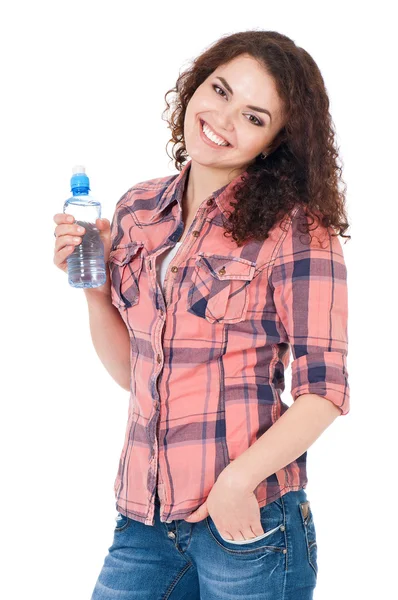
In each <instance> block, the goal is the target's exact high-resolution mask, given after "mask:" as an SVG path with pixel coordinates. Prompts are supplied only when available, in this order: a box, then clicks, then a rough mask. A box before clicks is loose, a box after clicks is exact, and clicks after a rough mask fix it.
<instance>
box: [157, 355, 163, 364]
mask: <svg viewBox="0 0 398 600" xmlns="http://www.w3.org/2000/svg"><path fill="white" fill-rule="evenodd" d="M161 360H162V357H161V356H160V354H158V355H157V361H158V363H160V362H161Z"/></svg>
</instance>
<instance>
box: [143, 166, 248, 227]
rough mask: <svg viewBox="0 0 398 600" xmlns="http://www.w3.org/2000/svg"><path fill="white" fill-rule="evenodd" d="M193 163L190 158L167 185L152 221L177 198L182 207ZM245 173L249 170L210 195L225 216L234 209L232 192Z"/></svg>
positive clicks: (154, 211)
mask: <svg viewBox="0 0 398 600" xmlns="http://www.w3.org/2000/svg"><path fill="white" fill-rule="evenodd" d="M191 164H192V159H191V160H189V161H188V162H187V163H186V164H185V165H184V166H183V168H182V170H181V171H180V173H179V174H178V175H177V177H175V179H173V181H172V182H171V183H170V184H169V185H168V186H167V188H166V190H165V191H164V193H163V195H162V198H161V200H160V202H159V203H158V205H157V206H156V208H155V209H154V210H153V213H152V216H151V218H150V221H153V220H154V219H155V218H156V217H157V215H159V214H160V213H161V212H162V211H164V210H165V208H167V207H168V206H169V204H171V203H172V202H174V200H177V202H178V203H179V205H180V207H181V203H182V196H183V193H184V189H185V185H186V183H187V179H188V173H189V169H190V168H191ZM245 175H247V171H245V172H244V173H241V174H240V175H238V176H237V177H235V178H234V179H232V181H230V182H229V183H227V184H225V185H223V186H222V187H220V188H219V189H218V190H216V191H215V192H213V193H212V194H211V196H210V198H213V199H214V200H215V202H216V204H217V206H218V208H219V209H220V211H221V212H222V213H223V214H224V215H225V217H226V218H227V219H228V217H229V213H232V212H233V211H234V206H232V205H231V204H230V202H231V201H236V200H235V198H234V195H233V192H232V188H233V186H234V185H235V184H236V183H238V181H241V179H242V178H243V177H244V176H245Z"/></svg>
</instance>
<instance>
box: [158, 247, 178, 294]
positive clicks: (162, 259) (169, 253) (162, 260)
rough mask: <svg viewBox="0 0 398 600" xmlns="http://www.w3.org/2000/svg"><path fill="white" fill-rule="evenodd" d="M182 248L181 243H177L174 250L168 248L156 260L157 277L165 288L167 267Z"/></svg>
mask: <svg viewBox="0 0 398 600" xmlns="http://www.w3.org/2000/svg"><path fill="white" fill-rule="evenodd" d="M180 246H181V242H177V243H176V245H175V246H174V248H167V249H166V250H165V251H164V252H162V253H161V254H160V255H159V256H158V257H157V259H156V276H157V278H158V281H159V284H160V285H161V286H162V287H163V282H164V278H165V275H166V271H167V267H168V266H169V264H170V262H171V261H172V260H173V257H174V255H175V254H176V252H177V250H178V248H179V247H180Z"/></svg>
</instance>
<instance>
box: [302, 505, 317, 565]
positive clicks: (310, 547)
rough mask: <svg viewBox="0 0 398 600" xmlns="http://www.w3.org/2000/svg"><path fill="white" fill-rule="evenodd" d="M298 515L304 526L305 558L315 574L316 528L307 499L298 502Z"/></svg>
mask: <svg viewBox="0 0 398 600" xmlns="http://www.w3.org/2000/svg"><path fill="white" fill-rule="evenodd" d="M299 507H300V515H301V521H302V524H303V528H304V535H305V543H306V547H307V558H308V562H309V563H310V565H311V567H312V568H313V569H314V571H315V575H317V574H318V559H317V555H318V545H317V540H316V530H315V524H314V516H313V513H312V509H311V504H310V502H309V500H306V501H305V502H300V504H299Z"/></svg>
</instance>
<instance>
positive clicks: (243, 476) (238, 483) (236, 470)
mask: <svg viewBox="0 0 398 600" xmlns="http://www.w3.org/2000/svg"><path fill="white" fill-rule="evenodd" d="M218 478H221V479H222V480H223V482H224V484H225V485H226V486H227V487H230V488H231V489H234V490H236V489H237V488H238V489H239V490H241V491H242V492H252V491H253V489H254V487H255V486H254V487H253V485H252V482H251V481H250V479H249V477H248V476H247V473H246V472H245V471H244V470H243V469H242V468H241V467H240V464H239V462H237V460H234V461H233V462H231V463H229V465H227V466H226V467H225V469H224V470H223V471H222V472H221V473H220V475H219V477H218Z"/></svg>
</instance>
